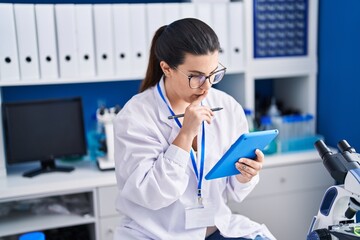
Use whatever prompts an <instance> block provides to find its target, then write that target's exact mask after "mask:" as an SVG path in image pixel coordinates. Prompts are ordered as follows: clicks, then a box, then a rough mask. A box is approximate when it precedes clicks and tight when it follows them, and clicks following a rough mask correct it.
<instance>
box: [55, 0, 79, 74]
mask: <svg viewBox="0 0 360 240" xmlns="http://www.w3.org/2000/svg"><path fill="white" fill-rule="evenodd" d="M55 22H56V30H57V40H58V55H59V58H58V62H59V67H60V77H61V78H75V77H78V75H79V68H78V54H77V44H76V25H75V6H74V4H56V5H55Z"/></svg>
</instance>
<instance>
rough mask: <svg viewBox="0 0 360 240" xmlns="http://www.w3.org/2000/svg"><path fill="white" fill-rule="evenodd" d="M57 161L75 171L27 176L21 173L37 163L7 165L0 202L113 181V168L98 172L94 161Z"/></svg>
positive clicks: (37, 165) (34, 166)
mask: <svg viewBox="0 0 360 240" xmlns="http://www.w3.org/2000/svg"><path fill="white" fill-rule="evenodd" d="M56 164H57V165H58V166H69V165H71V166H74V167H75V170H74V171H72V172H68V173H66V172H50V173H44V174H40V175H37V176H35V177H32V178H27V177H23V176H22V174H23V173H24V172H25V171H28V170H32V169H34V168H37V167H39V166H40V165H39V163H35V164H34V163H31V164H19V165H18V166H15V165H14V166H11V167H8V169H7V176H6V177H3V178H0V202H1V201H6V200H7V199H14V198H22V197H28V196H31V195H38V196H39V195H45V194H46V195H48V194H51V193H55V194H56V193H59V192H71V191H78V190H81V189H84V190H86V189H91V188H95V187H102V186H109V185H115V184H116V178H115V171H114V170H111V171H100V170H99V169H98V167H97V166H96V163H95V162H94V161H87V160H83V161H79V162H74V163H72V164H70V163H63V162H61V161H57V162H56Z"/></svg>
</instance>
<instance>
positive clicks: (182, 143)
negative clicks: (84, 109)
mask: <svg viewBox="0 0 360 240" xmlns="http://www.w3.org/2000/svg"><path fill="white" fill-rule="evenodd" d="M219 49H220V44H219V41H218V38H217V36H216V34H215V32H214V31H213V30H212V29H211V28H210V27H209V26H208V25H206V24H205V23H203V22H201V21H200V20H197V19H192V18H187V19H181V20H178V21H175V22H173V23H172V24H170V25H168V26H163V27H161V28H159V29H158V30H157V32H156V33H155V36H154V38H153V41H152V45H151V50H150V59H149V65H148V69H147V73H146V77H145V79H144V81H143V82H142V85H141V91H140V92H141V93H139V94H137V95H136V96H134V97H133V98H132V99H130V100H129V102H128V103H127V104H126V105H125V106H124V108H123V109H122V110H121V111H120V113H119V114H118V115H117V117H116V119H115V121H114V128H115V159H116V160H115V161H116V177H117V182H118V189H119V195H118V199H117V203H116V207H117V209H118V211H119V212H120V213H121V215H123V216H124V217H123V218H122V220H121V223H120V226H119V227H118V228H117V231H116V234H115V235H116V236H115V238H116V239H181V240H183V239H193V240H195V239H205V238H206V239H227V238H226V237H228V238H232V239H233V238H238V239H275V238H274V237H273V236H272V235H271V233H270V232H269V231H268V230H267V228H266V227H265V226H264V225H260V224H257V223H255V222H252V221H251V220H249V219H248V218H246V217H244V216H241V215H236V214H232V213H231V210H230V209H229V208H228V206H227V204H226V203H227V201H228V197H231V198H232V199H234V200H235V201H238V202H241V201H242V200H243V199H244V198H245V197H246V196H247V195H248V194H249V193H250V192H251V190H252V189H253V188H254V186H255V185H256V184H257V183H258V181H259V176H258V172H259V171H260V169H261V167H262V164H263V160H264V155H263V154H262V152H261V151H259V150H257V151H256V155H257V158H256V159H255V161H254V160H250V159H240V160H239V162H237V163H236V168H237V169H239V170H241V173H242V174H240V172H239V174H238V175H235V176H231V177H227V178H221V179H216V180H209V181H207V180H204V179H203V176H205V175H204V174H206V173H207V172H208V171H209V170H210V169H211V168H212V167H213V166H214V165H215V163H216V162H217V161H218V160H219V159H220V158H221V156H222V155H223V154H224V153H225V152H226V150H227V149H228V148H229V147H230V146H231V144H232V143H233V142H234V141H235V140H236V139H237V138H238V137H239V136H240V135H241V134H242V133H245V132H247V131H248V125H247V122H246V119H245V115H244V111H243V109H242V107H241V106H240V105H239V104H238V103H237V102H236V101H235V100H234V99H233V98H232V97H230V96H229V95H227V94H226V93H224V92H221V91H219V90H216V89H213V88H211V86H212V84H216V83H218V82H219V81H220V80H221V79H222V78H223V76H224V74H225V70H226V68H225V67H224V66H223V65H222V64H221V63H219V62H218V53H219ZM213 107H223V110H221V111H218V112H213V111H212V110H211V108H213ZM180 113H184V117H183V118H175V119H169V118H168V117H169V116H173V115H175V114H180ZM254 211H255V209H254ZM241 237H243V238H241Z"/></svg>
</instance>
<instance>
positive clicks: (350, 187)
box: [307, 140, 360, 240]
mask: <svg viewBox="0 0 360 240" xmlns="http://www.w3.org/2000/svg"><path fill="white" fill-rule="evenodd" d="M315 148H316V150H317V151H318V153H319V155H320V157H321V158H322V160H323V164H324V166H325V168H326V169H327V170H328V172H329V173H330V175H331V176H332V177H333V178H334V180H335V181H336V182H337V184H339V185H334V186H331V187H329V188H328V189H327V191H326V192H325V195H324V197H323V199H322V202H321V204H320V209H319V211H318V214H317V216H315V217H314V218H313V220H312V223H311V226H310V229H309V232H308V236H307V240H333V239H339V240H353V239H354V240H355V239H356V240H360V223H357V222H356V213H357V212H359V210H360V154H358V153H356V151H355V149H354V148H352V147H351V146H350V145H349V144H348V142H347V141H346V140H342V141H340V142H339V143H338V149H339V150H340V151H339V152H338V153H333V152H332V151H331V150H330V149H329V148H328V147H327V146H326V145H325V143H324V142H323V141H322V140H319V141H317V142H316V143H315Z"/></svg>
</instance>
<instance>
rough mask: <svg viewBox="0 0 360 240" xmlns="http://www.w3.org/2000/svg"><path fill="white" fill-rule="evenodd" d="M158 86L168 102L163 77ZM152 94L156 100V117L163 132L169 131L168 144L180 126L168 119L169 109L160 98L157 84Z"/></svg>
mask: <svg viewBox="0 0 360 240" xmlns="http://www.w3.org/2000/svg"><path fill="white" fill-rule="evenodd" d="M160 88H161V91H162V93H163V95H164V97H165V100H166V101H167V102H168V103H169V101H168V99H167V97H166V93H165V88H164V80H163V78H161V80H160ZM153 94H154V98H155V100H156V105H157V106H158V119H159V122H161V123H162V125H163V127H164V129H163V132H164V133H165V132H166V133H168V132H170V134H169V135H168V136H169V137H168V138H167V141H168V144H169V145H170V144H171V143H172V142H173V141H174V139H175V137H176V136H177V135H178V133H179V130H180V128H179V126H178V125H177V124H176V122H175V121H174V120H171V119H168V116H169V115H170V111H169V109H168V107H167V105H166V103H165V102H164V100H163V99H162V98H161V96H160V93H159V91H158V89H157V86H155V87H154V88H153Z"/></svg>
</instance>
